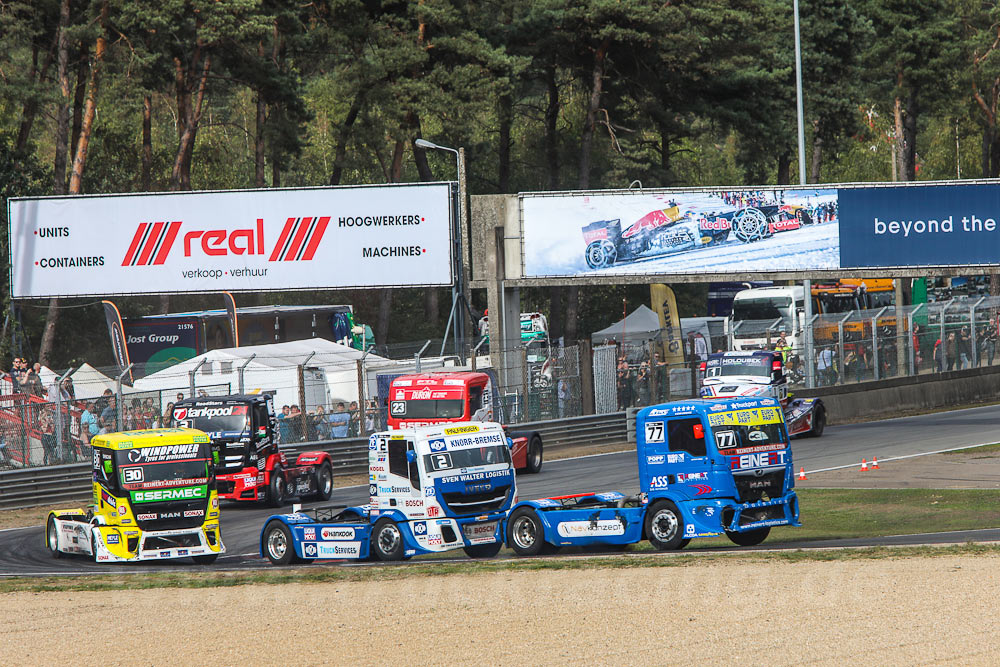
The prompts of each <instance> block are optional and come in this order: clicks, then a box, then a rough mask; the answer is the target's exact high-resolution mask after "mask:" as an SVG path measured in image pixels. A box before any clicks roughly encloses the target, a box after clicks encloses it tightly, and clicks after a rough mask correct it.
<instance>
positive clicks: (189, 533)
mask: <svg viewBox="0 0 1000 667" xmlns="http://www.w3.org/2000/svg"><path fill="white" fill-rule="evenodd" d="M93 531H94V535H95V540H94V542H95V543H96V546H97V554H96V560H97V561H98V562H112V563H113V562H127V561H141V560H162V559H165V558H186V557H187V556H207V555H210V554H222V553H225V552H226V547H225V545H224V544H223V543H222V532H221V530H220V529H219V524H218V522H212V523H207V524H205V525H202V526H198V527H196V528H182V529H178V530H147V531H140V530H138V529H136V528H128V527H122V526H94V528H93Z"/></svg>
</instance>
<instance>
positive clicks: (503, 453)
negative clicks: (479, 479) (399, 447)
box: [424, 445, 510, 472]
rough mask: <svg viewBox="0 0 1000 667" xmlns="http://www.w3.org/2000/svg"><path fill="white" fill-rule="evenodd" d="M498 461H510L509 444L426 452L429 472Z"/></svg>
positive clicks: (426, 467)
mask: <svg viewBox="0 0 1000 667" xmlns="http://www.w3.org/2000/svg"><path fill="white" fill-rule="evenodd" d="M497 463H510V449H509V448H508V447H507V445H487V446H485V447H469V448H468V449H450V450H448V451H446V452H435V453H433V454H424V468H425V469H426V470H427V472H437V471H439V470H452V469H454V468H475V467H477V466H489V465H496V464H497Z"/></svg>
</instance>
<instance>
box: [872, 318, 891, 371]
mask: <svg viewBox="0 0 1000 667" xmlns="http://www.w3.org/2000/svg"><path fill="white" fill-rule="evenodd" d="M887 310H889V306H884V307H883V308H882V310H880V311H878V312H877V313H875V317H873V318H872V361H873V362H874V365H875V375H874V377H875V379H876V380H878V379H879V378H880V377H881V373H879V372H878V371H879V368H878V364H879V361H878V318H880V317H882V313H884V312H885V311H887Z"/></svg>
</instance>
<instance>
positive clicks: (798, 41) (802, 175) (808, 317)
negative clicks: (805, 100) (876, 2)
mask: <svg viewBox="0 0 1000 667" xmlns="http://www.w3.org/2000/svg"><path fill="white" fill-rule="evenodd" d="M792 11H793V12H794V14H795V102H796V104H795V114H796V119H797V121H798V135H799V137H798V138H799V185H805V184H806V133H805V127H804V126H805V119H804V116H805V112H804V111H803V108H802V37H801V30H800V29H799V0H792ZM802 291H803V292H804V296H803V304H802V305H803V306H804V307H805V308H804V311H805V312H804V319H805V322H806V326H805V327H804V330H803V331H802V338H803V342H804V343H805V348H806V349H805V350H804V352H805V355H804V356H805V366H806V387H812V386H813V384H814V381H813V337H812V325H811V322H812V281H811V280H808V279H806V280H803V281H802ZM796 317H798V316H797V315H796ZM796 324H797V323H796Z"/></svg>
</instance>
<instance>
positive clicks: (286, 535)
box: [261, 520, 299, 565]
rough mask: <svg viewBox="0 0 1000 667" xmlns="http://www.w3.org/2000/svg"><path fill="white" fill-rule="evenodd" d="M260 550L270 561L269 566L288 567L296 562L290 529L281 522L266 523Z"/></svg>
mask: <svg viewBox="0 0 1000 667" xmlns="http://www.w3.org/2000/svg"><path fill="white" fill-rule="evenodd" d="M261 542H262V544H261V547H263V548H262V549H261V550H262V551H263V552H264V556H265V557H266V558H267V559H268V560H269V561H271V565H288V564H289V563H296V562H298V560H299V559H298V557H297V556H296V555H295V543H294V542H293V540H292V529H291V528H289V527H288V526H286V525H285V524H284V523H282V522H281V521H277V520H274V521H268V523H267V526H265V527H264V535H263V537H261Z"/></svg>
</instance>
